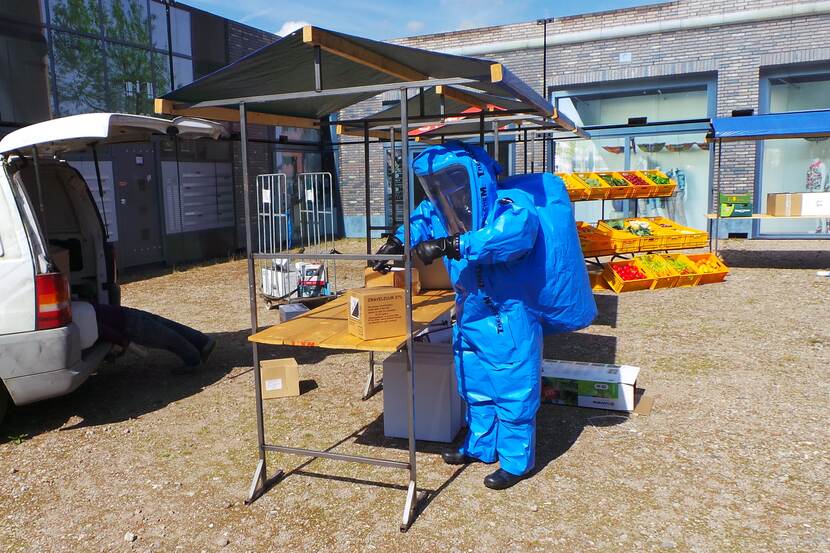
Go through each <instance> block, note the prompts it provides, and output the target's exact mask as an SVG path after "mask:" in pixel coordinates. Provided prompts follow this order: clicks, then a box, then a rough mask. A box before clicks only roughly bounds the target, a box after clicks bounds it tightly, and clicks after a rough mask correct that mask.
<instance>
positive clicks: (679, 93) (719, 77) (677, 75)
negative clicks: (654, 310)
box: [340, 0, 830, 237]
mask: <svg viewBox="0 0 830 553" xmlns="http://www.w3.org/2000/svg"><path fill="white" fill-rule="evenodd" d="M542 38H543V26H542V25H539V24H537V23H536V22H535V21H534V22H528V23H519V24H511V25H504V26H496V27H487V28H480V29H472V30H465V31H458V32H450V33H440V34H431V35H423V36H415V37H407V38H402V39H399V40H396V41H395V42H399V43H401V44H406V45H410V46H415V47H419V48H427V49H434V50H442V51H447V52H449V53H454V54H465V55H472V56H476V57H487V58H491V59H494V60H497V61H500V62H503V63H505V64H506V65H507V67H509V68H510V69H511V70H512V71H513V72H514V73H516V74H517V75H518V76H519V77H521V78H522V79H524V80H525V81H526V82H528V83H529V84H530V85H531V86H533V87H534V88H536V89H537V90H540V91H541V90H542V89H543V78H542V58H543V56H542V48H541V46H542ZM547 43H548V47H547V74H546V84H547V90H546V93H547V96H548V97H549V98H551V99H552V101H554V102H556V103H557V105H558V107H559V108H560V110H562V111H563V112H564V113H567V114H568V115H570V116H571V117H572V118H574V119H576V120H577V121H579V122H580V123H581V124H582V125H585V126H589V127H590V126H591V125H613V124H625V123H626V122H627V119H628V117H647V118H648V122H649V123H655V122H660V121H663V122H669V121H680V120H690V121H697V120H703V119H707V118H710V117H715V116H729V115H731V114H732V112H733V110H739V109H752V110H754V111H755V113H766V112H776V111H798V110H804V109H823V108H830V2H827V1H814V0H729V1H727V0H675V1H671V2H665V3H659V4H655V5H647V6H642V7H637V8H630V9H622V10H616V11H610V12H603V13H594V14H586V15H579V16H573V17H563V18H557V19H555V20H553V21H551V22H549V23H548V25H547ZM381 104H382V100H381V99H380V98H376V99H374V100H372V101H370V102H366V103H364V104H363V105H361V106H359V107H357V108H355V109H354V110H350V111H349V112H348V113H345V114H343V117H347V118H353V117H355V116H359V115H361V114H363V113H368V112H371V111H376V110H378V109H380V108H381ZM705 126H706V125H705V124H704V123H700V122H698V123H686V124H679V123H678V124H676V125H665V126H663V127H661V128H660V132H657V128H656V127H652V128H651V129H639V130H630V131H629V130H625V129H622V130H620V129H617V130H615V131H602V132H599V131H598V132H597V133H594V134H593V136H595V140H594V141H593V143H592V144H579V143H573V142H572V143H566V142H560V143H558V144H557V145H556V150H555V153H553V155H552V156H548V163H550V158H551V157H553V158H554V159H555V163H556V168H557V169H558V170H591V169H614V170H617V169H623V168H628V167H630V168H634V169H637V168H661V169H663V170H666V171H668V170H671V171H674V172H675V173H676V174H679V175H681V176H682V177H683V180H684V182H685V183H686V186H687V190H685V191H684V194H685V196H684V201H685V217H684V218H685V219H686V220H687V222H689V223H690V224H694V225H695V226H702V225H705V219H704V216H705V213H706V211H707V210H708V209H709V207H708V206H709V205H711V204H712V203H714V202H715V201H716V200H715V198H712V197H711V193H710V190H711V182H712V175H713V173H714V167H713V165H714V163H713V158H714V156H713V152H711V151H710V149H709V148H708V147H707V146H705V145H704V144H702V142H703V136H704V135H705ZM827 142H830V141H826V142H824V143H817V142H812V143H811V142H808V141H804V140H801V139H796V140H791V141H770V142H768V143H766V144H764V145H763V146H758V147H756V145H755V144H754V143H740V144H734V145H729V146H726V145H724V147H723V158H722V168H723V181H722V182H723V185H724V189H725V190H728V191H731V192H736V193H738V192H746V193H750V194H753V195H754V201H755V202H756V205H755V208H756V210H763V209H764V201H765V197H766V194H767V193H768V192H781V191H807V190H808V189H811V188H810V187H811V186H813V187H815V186H818V187H820V188H822V187H826V189H828V190H830V184H828V180H827V179H828V177H827V173H828V172H827V170H826V168H825V166H824V163H825V161H826V162H827V163H828V164H830V146H828V145H827ZM350 148H355V147H354V146H352V147H350ZM511 149H512V155H511V156H510V162H509V165H510V171H511V172H513V171H515V172H522V171H523V169H524V159H523V157H522V152H523V149H522V148H520V147H516V146H515V145H514V146H512V147H511ZM540 154H541V152H540V151H537V152H536V154H535V159H536V160H537V163H538V160H540V159H541V155H540ZM372 158H373V159H372V162H373V167H374V169H373V173H374V174H373V175H372V181H373V186H374V190H373V192H374V196H373V203H372V210H373V211H372V212H373V218H374V219H376V220H378V221H380V220H387V221H388V219H389V207H388V204H389V202H388V199H387V198H386V197H385V196H384V190H383V188H382V187H381V185H380V183H384V182H385V176H384V164H383V158H384V153H383V151H382V149H381V148H380V147H375V148H373V152H372ZM340 168H341V169H340V170H341V175H340V178H341V185H342V197H343V210H344V219H345V222H346V229H347V231H348V232H349V233H350V234H355V235H357V234H360V229H362V228H363V224H364V223H363V221H365V216H364V215H363V211H362V200H361V198H362V193H363V164H362V154H361V153H360V152H359V151H354V152H353V151H349V150H346V149H345V148H343V150H342V151H341V155H340ZM536 168H537V170H538V167H536ZM811 172H812V173H811ZM817 173H818V176H816V174H817ZM809 174H812V175H813V181H812V184H811V182H810V180H809V179H810V177H809ZM817 179H818V180H817ZM816 183H818V184H816ZM592 203H595V202H592ZM652 207H653V206H650V205H645V204H643V205H641V206H640V212H641V213H642V212H643V211H642V210H643V209H645V210H647V211H648V210H650V209H651V208H652ZM655 209H656V210H657V211H658V212H659V209H660V206H657V207H655ZM607 210H608V211H610V212H611V213H620V214H624V213H628V212H629V211H626V210H630V207H626V206H621V205H616V206H614V205H609V206H607ZM608 211H606V216H608ZM577 216H578V217H580V218H584V219H586V220H591V219H592V218H593V219H596V218H598V217H599V216H600V211H599V207H598V206H589V205H585V206H579V207H578V209H577ZM730 223H732V224H731V226H729V225H727V230H728V231H731V232H739V233H749V234H751V235H753V236H756V237H763V236H782V235H783V236H803V237H807V236H809V237H815V234H816V232H822V233H823V234H824V235H825V236H827V229H826V228H825V229H824V230H823V231H821V228H819V229H815V228H814V227H815V224H816V222H814V221H806V220H805V221H790V222H780V221H779V222H764V223H763V224H758V223H756V224H755V226H754V228H753V227H752V225H751V223H749V222H747V221H739V222H735V221H732V222H730ZM820 226H821V225H819V227H820Z"/></svg>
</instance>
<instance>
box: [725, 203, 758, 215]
mask: <svg viewBox="0 0 830 553" xmlns="http://www.w3.org/2000/svg"><path fill="white" fill-rule="evenodd" d="M720 216H721V217H750V216H752V204H748V203H727V202H721V204H720Z"/></svg>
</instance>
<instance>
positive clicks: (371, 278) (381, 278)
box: [363, 267, 421, 294]
mask: <svg viewBox="0 0 830 553" xmlns="http://www.w3.org/2000/svg"><path fill="white" fill-rule="evenodd" d="M363 283H364V284H363V285H364V286H365V287H366V288H375V287H378V286H394V287H395V288H405V287H406V269H404V268H402V267H392V269H391V270H390V271H389V272H388V273H386V274H384V273H379V272H377V271H375V270H373V269H372V268H371V267H366V269H364V271H363ZM420 292H421V279H420V274H419V272H418V269H415V268H414V267H413V269H412V293H413V294H418V293H420Z"/></svg>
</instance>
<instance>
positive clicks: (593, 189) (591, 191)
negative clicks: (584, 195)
mask: <svg viewBox="0 0 830 553" xmlns="http://www.w3.org/2000/svg"><path fill="white" fill-rule="evenodd" d="M571 176H572V177H574V178H576V179H579V181H580V182H581V183H582V184H583V185H584V186H585V188H586V189H587V191H588V199H589V200H607V199H608V194H610V193H611V187H610V186H608V185H607V184H606V183H605V181H604V180H602V179H601V178H599V177H597V176H595V175H594V174H593V173H571ZM589 179H590V180H589ZM591 181H596V182H598V183H599V186H591V185H590V184H588V183H589V182H591Z"/></svg>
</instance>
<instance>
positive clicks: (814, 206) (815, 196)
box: [801, 192, 830, 217]
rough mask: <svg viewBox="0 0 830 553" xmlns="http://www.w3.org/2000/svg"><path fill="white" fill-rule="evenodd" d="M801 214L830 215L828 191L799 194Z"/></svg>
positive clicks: (829, 194) (829, 195)
mask: <svg viewBox="0 0 830 553" xmlns="http://www.w3.org/2000/svg"><path fill="white" fill-rule="evenodd" d="M801 215H802V216H816V217H830V192H805V193H803V194H801Z"/></svg>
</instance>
